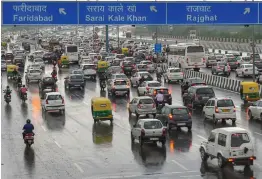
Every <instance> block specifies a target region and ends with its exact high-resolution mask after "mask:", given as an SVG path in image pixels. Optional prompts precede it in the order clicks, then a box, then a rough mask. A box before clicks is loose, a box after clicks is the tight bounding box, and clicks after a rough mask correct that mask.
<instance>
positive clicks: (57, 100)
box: [42, 92, 65, 114]
mask: <svg viewBox="0 0 262 179" xmlns="http://www.w3.org/2000/svg"><path fill="white" fill-rule="evenodd" d="M42 109H43V111H44V112H57V111H59V112H60V114H64V113H65V100H64V98H63V97H62V95H61V94H60V93H59V92H49V93H46V94H45V97H44V100H43V102H42Z"/></svg>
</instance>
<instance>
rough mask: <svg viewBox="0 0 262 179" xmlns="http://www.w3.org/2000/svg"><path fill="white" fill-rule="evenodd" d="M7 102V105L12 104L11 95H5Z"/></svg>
mask: <svg viewBox="0 0 262 179" xmlns="http://www.w3.org/2000/svg"><path fill="white" fill-rule="evenodd" d="M5 102H6V103H7V104H9V103H10V102H11V94H6V95H5Z"/></svg>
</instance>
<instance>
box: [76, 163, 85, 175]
mask: <svg viewBox="0 0 262 179" xmlns="http://www.w3.org/2000/svg"><path fill="white" fill-rule="evenodd" d="M74 165H75V166H76V168H77V169H78V170H79V171H80V172H81V173H84V170H83V169H82V168H81V167H80V166H79V165H78V164H77V163H74Z"/></svg>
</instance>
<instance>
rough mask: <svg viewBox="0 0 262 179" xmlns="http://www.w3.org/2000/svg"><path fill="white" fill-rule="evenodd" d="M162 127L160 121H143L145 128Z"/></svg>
mask: <svg viewBox="0 0 262 179" xmlns="http://www.w3.org/2000/svg"><path fill="white" fill-rule="evenodd" d="M162 127H163V125H162V123H161V122H160V121H147V122H145V123H144V128H145V129H161V128H162Z"/></svg>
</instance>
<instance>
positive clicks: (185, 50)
mask: <svg viewBox="0 0 262 179" xmlns="http://www.w3.org/2000/svg"><path fill="white" fill-rule="evenodd" d="M169 48H170V52H169V53H168V63H169V66H173V65H172V64H175V66H178V67H179V68H182V69H194V71H199V70H200V68H203V67H205V63H206V59H205V48H204V47H203V46H202V45H196V44H195V43H179V44H176V45H170V46H169ZM170 64H171V65H170Z"/></svg>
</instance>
